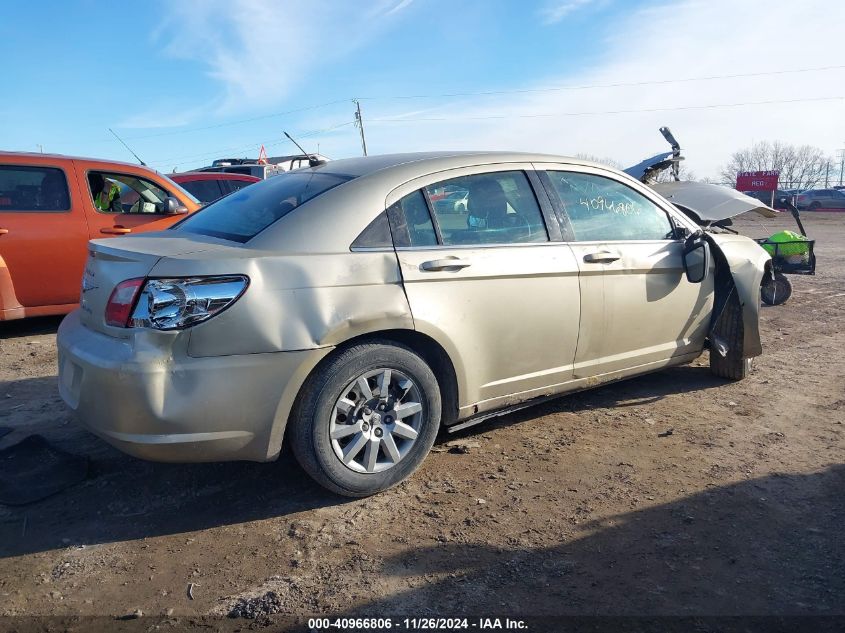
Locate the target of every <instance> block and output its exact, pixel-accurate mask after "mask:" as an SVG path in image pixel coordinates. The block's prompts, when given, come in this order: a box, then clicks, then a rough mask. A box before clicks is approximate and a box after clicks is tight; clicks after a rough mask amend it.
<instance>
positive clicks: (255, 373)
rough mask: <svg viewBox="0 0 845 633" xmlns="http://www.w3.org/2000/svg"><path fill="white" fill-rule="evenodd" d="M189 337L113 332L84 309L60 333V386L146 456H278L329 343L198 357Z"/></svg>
mask: <svg viewBox="0 0 845 633" xmlns="http://www.w3.org/2000/svg"><path fill="white" fill-rule="evenodd" d="M188 338H189V336H188V333H186V332H181V333H165V332H157V331H153V330H137V331H133V333H132V334H131V336H130V338H128V339H118V338H113V337H110V336H107V335H104V334H101V333H98V332H95V331H94V330H91V329H89V328H87V327H85V326H84V325H83V324H82V323H81V322H80V319H79V312H78V311H75V312H73V313H71V314H70V315H69V316H68V317H66V318H65V320H64V321H62V324H61V325H60V327H59V332H58V348H59V393H60V394H61V397H62V399H63V400H64V401H65V403H67V405H68V406H69V407H70V408H71V409H73V410H74V412H75V413H76V415H77V417H78V418H79V420H80V422H81V423H82V424H83V426H85V427H86V428H88V429H89V430H90V431H92V432H93V433H95V434H96V435H98V436H100V437H101V438H103V439H104V440H106V441H107V442H109V443H110V444H112V445H114V446H115V447H117V448H118V449H120V450H122V451H124V452H126V453H129V454H130V455H134V456H136V457H140V458H142V459H149V460H153V461H171V462H207V461H230V460H250V461H269V460H272V459H274V458H275V457H276V456H277V455H278V452H279V449H280V447H281V438H282V434H283V432H284V425H285V423H286V421H287V418H288V414H289V411H290V408H291V406H292V403H293V400H294V398H295V396H296V393H297V392H298V391H299V387H300V386H301V384H302V382H303V381H304V380H305V377H306V376H307V375H308V373H309V372H310V370H311V369H312V368H313V367H314V366H315V365H316V364H317V362H319V360H320V359H321V358H322V357H323V356H325V354H327V353H328V351H329V350H328V349H314V350H306V351H296V352H275V353H269V354H244V355H232V356H215V357H204V358H193V357H190V356H188V354H187V351H186V350H187V340H188Z"/></svg>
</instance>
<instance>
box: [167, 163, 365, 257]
mask: <svg viewBox="0 0 845 633" xmlns="http://www.w3.org/2000/svg"><path fill="white" fill-rule="evenodd" d="M352 178H353V177H352V176H345V175H339V174H326V173H317V172H313V171H306V172H296V173H288V174H281V175H279V176H273V177H272V178H269V179H267V180H264V181H262V182H257V183H255V184H254V185H250V186H249V187H246V188H244V189H241V190H240V191H237V192H235V193H233V194H231V195H228V196H226V197H225V198H221V199H220V200H218V201H217V202H214V203H212V204H210V205H208V206H207V207H205V208H204V209H202V210H200V211H198V212H197V213H195V214H193V215H191V216H189V217H187V218H185V219H184V220H183V221H182V222H180V223H179V224H177V225H175V226H174V227H173V229H172V230H175V231H187V232H190V233H200V234H202V235H210V236H212V237H220V238H222V239H224V240H232V241H234V242H241V243H243V242H247V241H249V240H251V239H252V238H253V237H255V236H256V235H258V234H259V233H260V232H261V231H263V230H264V229H266V228H267V227H268V226H270V225H271V224H273V223H274V222H276V221H277V220H279V219H281V218H283V217H284V216H286V215H287V214H288V213H290V212H291V211H293V210H294V209H295V208H296V207H298V206H299V205H301V204H303V203H305V202H307V201H308V200H311V199H312V198H316V197H317V196H319V195H320V194H321V193H325V192H326V191H328V190H329V189H332V188H333V187H336V186H338V185H340V184H343V183H344V182H347V181H349V180H352Z"/></svg>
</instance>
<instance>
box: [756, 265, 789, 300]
mask: <svg viewBox="0 0 845 633" xmlns="http://www.w3.org/2000/svg"><path fill="white" fill-rule="evenodd" d="M791 296H792V282H791V281H789V277H787V276H786V275H784V274H783V273H775V276H774V278H772V276H771V275H769V274H768V273H767V274H766V275H765V276H764V277H763V283H762V285H761V286H760V298H761V299H762V300H763V303H765V304H766V305H770V306H777V305H780V304H782V303H786V300H787V299H789V297H791Z"/></svg>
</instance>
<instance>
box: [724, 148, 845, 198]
mask: <svg viewBox="0 0 845 633" xmlns="http://www.w3.org/2000/svg"><path fill="white" fill-rule="evenodd" d="M831 163H832V161H831V159H830V158H829V157H827V156H825V154H824V151H822V150H821V149H819V148H818V147H813V146H812V145H800V146H798V145H790V144H789V143H782V142H780V141H774V142H772V143H770V142H769V141H761V142H759V143H755V144H754V145H752V146H751V147H749V148H746V149H743V150H740V151H738V152H735V153H734V154H733V155H732V156H731V159H730V161H729V162H728V164H727V165H726V166H725V167H723V168H722V170H721V172H720V174H719V175H720V177H721V180H722V182H723V183H724V184H726V185H731V186H735V185H736V175H737V173H738V172H741V171H769V170H777V171H779V172H780V180H779V183H780V187H781V188H784V189H786V188H790V189H811V188H813V187H815V186H816V185H819V184H823V183H824V180H825V176H826V175H827V171H828V170H829V169H830V165H831Z"/></svg>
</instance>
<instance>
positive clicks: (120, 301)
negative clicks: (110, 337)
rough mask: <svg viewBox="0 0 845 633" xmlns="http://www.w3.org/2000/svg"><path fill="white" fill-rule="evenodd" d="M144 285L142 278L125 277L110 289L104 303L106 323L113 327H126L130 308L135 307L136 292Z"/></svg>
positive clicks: (130, 313)
mask: <svg viewBox="0 0 845 633" xmlns="http://www.w3.org/2000/svg"><path fill="white" fill-rule="evenodd" d="M143 285H144V278H143V277H141V278H140V279H127V280H126V281H121V282H120V283H119V284H117V286H115V289H114V290H112V292H111V296H110V297H109V302H108V304H106V325H113V326H115V327H126V324H127V323H128V322H129V317H130V316H131V315H132V308H134V307H135V300H136V299H137V298H138V292H139V291H140V290H141V286H143Z"/></svg>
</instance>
